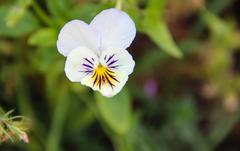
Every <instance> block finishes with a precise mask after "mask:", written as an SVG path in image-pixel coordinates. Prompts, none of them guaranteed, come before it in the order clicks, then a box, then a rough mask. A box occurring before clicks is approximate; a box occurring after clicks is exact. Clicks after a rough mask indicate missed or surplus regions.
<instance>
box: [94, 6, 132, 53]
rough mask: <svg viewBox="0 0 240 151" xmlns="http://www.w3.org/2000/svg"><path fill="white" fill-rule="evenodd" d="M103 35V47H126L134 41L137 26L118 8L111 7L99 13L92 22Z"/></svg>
mask: <svg viewBox="0 0 240 151" xmlns="http://www.w3.org/2000/svg"><path fill="white" fill-rule="evenodd" d="M90 26H91V27H93V28H95V29H97V30H98V31H99V32H100V33H101V36H102V47H103V49H106V48H122V49H126V48H128V47H129V46H130V44H131V43H132V41H133V39H134V37H135V35H136V28H135V24H134V22H133V21H132V19H131V18H130V17H129V16H128V14H126V13H125V12H122V11H120V10H118V9H115V8H111V9H107V10H104V11H102V12H101V13H99V14H98V15H97V16H96V17H95V18H94V19H93V20H92V22H91V23H90Z"/></svg>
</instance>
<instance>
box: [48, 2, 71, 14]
mask: <svg viewBox="0 0 240 151" xmlns="http://www.w3.org/2000/svg"><path fill="white" fill-rule="evenodd" d="M46 3H47V7H48V10H49V11H50V13H51V14H52V15H54V16H56V17H59V18H66V14H67V13H69V10H71V6H72V5H73V0H47V1H46Z"/></svg>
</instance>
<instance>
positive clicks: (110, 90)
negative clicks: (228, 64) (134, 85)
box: [81, 72, 128, 97]
mask: <svg viewBox="0 0 240 151" xmlns="http://www.w3.org/2000/svg"><path fill="white" fill-rule="evenodd" d="M115 74H116V79H117V80H118V81H119V82H115V83H114V84H115V86H113V87H111V86H110V85H109V84H104V85H102V87H101V88H99V87H98V86H97V85H95V86H93V78H92V77H91V76H88V77H86V78H83V79H82V81H81V83H82V84H83V85H86V86H88V87H91V88H92V89H93V90H95V91H99V92H100V93H102V95H103V96H106V97H112V96H114V95H116V94H117V93H119V92H120V91H121V89H122V88H123V86H124V85H125V83H126V82H127V80H128V75H127V74H126V73H125V72H116V73H115Z"/></svg>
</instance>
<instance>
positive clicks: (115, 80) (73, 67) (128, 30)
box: [57, 8, 136, 97]
mask: <svg viewBox="0 0 240 151" xmlns="http://www.w3.org/2000/svg"><path fill="white" fill-rule="evenodd" d="M135 35H136V28H135V24H134V22H133V21H132V19H131V18H130V17H129V16H128V14H126V13H125V12H122V11H120V10H118V9H115V8H111V9H107V10H103V11H102V12H100V13H99V14H98V15H97V16H95V18H94V19H93V20H92V21H91V23H90V24H86V23H85V22H83V21H81V20H72V21H70V22H68V23H66V24H65V25H64V27H63V28H62V29H61V31H60V33H59V36H58V41H57V48H58V51H59V52H60V53H61V54H62V55H64V56H66V57H67V59H66V63H65V73H66V76H67V77H68V79H69V80H70V81H72V82H81V84H83V85H86V86H88V87H91V88H92V89H93V90H96V91H99V92H101V93H102V95H104V96H106V97H112V96H114V95H116V94H117V93H118V92H120V90H121V89H122V88H123V86H124V85H125V83H126V81H127V80H128V75H129V74H131V73H132V72H133V68H134V66H135V62H134V60H133V58H132V56H131V55H130V54H129V53H128V51H127V50H126V48H128V47H129V46H130V44H131V43H132V41H133V39H134V37H135Z"/></svg>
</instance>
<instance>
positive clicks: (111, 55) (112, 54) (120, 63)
mask: <svg viewBox="0 0 240 151" xmlns="http://www.w3.org/2000/svg"><path fill="white" fill-rule="evenodd" d="M100 63H101V64H102V65H103V66H107V67H108V68H109V69H111V70H112V71H115V72H118V71H124V72H126V73H127V74H128V75H129V74H131V73H132V72H133V69H134V66H135V61H134V60H133V58H132V56H131V54H129V52H128V51H127V50H119V49H107V50H104V51H103V52H102V53H101V57H100Z"/></svg>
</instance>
